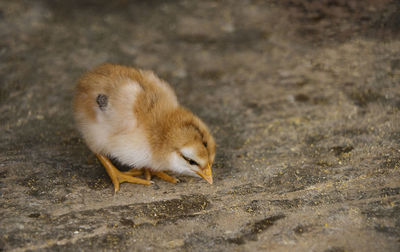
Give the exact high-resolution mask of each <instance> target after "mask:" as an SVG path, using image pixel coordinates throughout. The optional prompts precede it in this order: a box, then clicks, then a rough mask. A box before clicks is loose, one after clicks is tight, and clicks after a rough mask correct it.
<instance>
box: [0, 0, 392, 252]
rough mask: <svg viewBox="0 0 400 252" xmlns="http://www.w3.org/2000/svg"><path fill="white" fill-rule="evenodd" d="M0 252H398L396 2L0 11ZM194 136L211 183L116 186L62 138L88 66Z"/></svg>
mask: <svg viewBox="0 0 400 252" xmlns="http://www.w3.org/2000/svg"><path fill="white" fill-rule="evenodd" d="M0 38H1V39H0V132H1V133H0V196H1V197H0V216H1V218H0V226H1V228H0V250H16V251H20V250H95V249H96V250H97V249H102V250H139V251H143V250H156V251H165V250H184V251H185V250H186V251H204V250H209V251H225V250H229V251H231V250H232V249H234V250H238V251H260V250H268V251H271V250H274V251H288V250H289V251H292V250H297V251H313V250H315V251H331V252H332V251H369V250H372V251H398V250H399V249H400V243H399V241H400V215H399V213H400V209H399V203H400V196H399V193H400V187H399V185H400V176H399V175H400V174H399V173H400V170H399V167H400V140H399V139H400V119H399V118H400V117H399V116H400V114H399V109H400V86H399V83H400V3H399V2H398V1H389V0H379V1H378V0H376V1H375V0H365V1H345V0H322V1H309V0H298V1H295V0H282V1H278V0H276V1H274V0H270V1H258V0H252V1H250V0H244V1H233V0H232V1H229V0H227V1H184V0H180V1H179V0H177V1H162V0H149V1H145V0H143V1H128V0H116V1H103V0H98V1H94V0H82V1H78V0H72V1H55V0H54V1H50V0H48V1H46V0H37V1H26V0H25V1H24V0H15V1H6V0H0ZM104 62H111V63H117V64H124V65H129V66H134V67H137V68H144V69H151V70H153V71H155V72H156V73H157V74H158V75H160V76H161V77H162V78H163V79H165V80H166V81H167V82H169V83H170V84H171V86H172V87H173V88H174V89H175V91H176V93H177V95H178V99H179V100H180V102H181V103H182V104H183V105H184V106H186V107H188V108H190V109H191V110H193V111H194V112H195V113H196V114H198V115H199V116H200V117H201V118H202V119H203V120H204V121H205V122H207V124H208V125H209V126H210V128H211V130H212V132H213V134H214V136H215V138H216V140H217V143H218V149H217V159H216V162H215V164H214V174H215V177H214V180H215V184H214V185H212V186H210V185H208V184H206V183H204V182H203V181H200V180H197V179H194V178H188V177H180V178H179V179H180V180H181V181H182V182H181V183H179V184H178V185H176V186H174V185H171V184H167V183H165V182H163V181H160V180H157V181H156V184H155V185H154V186H151V187H144V186H140V185H131V184H123V185H122V186H121V191H120V192H119V193H118V194H117V195H113V193H112V184H111V182H110V180H109V178H108V177H107V175H106V173H105V171H104V169H103V168H102V166H101V165H100V164H99V163H98V161H97V160H96V158H95V156H94V155H93V154H92V153H91V152H90V151H89V150H88V148H87V147H86V146H85V144H84V143H83V142H82V141H81V138H80V136H79V134H78V132H77V130H76V129H75V126H74V122H73V115H72V106H71V104H72V98H73V90H74V86H75V83H76V81H77V80H78V78H79V77H80V76H81V75H82V74H83V73H84V72H85V71H87V70H89V69H91V68H93V67H94V66H96V65H98V64H101V63H104Z"/></svg>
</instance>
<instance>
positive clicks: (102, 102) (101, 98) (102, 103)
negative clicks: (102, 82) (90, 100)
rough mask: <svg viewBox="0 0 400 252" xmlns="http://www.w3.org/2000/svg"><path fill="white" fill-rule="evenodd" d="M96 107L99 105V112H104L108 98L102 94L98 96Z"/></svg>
mask: <svg viewBox="0 0 400 252" xmlns="http://www.w3.org/2000/svg"><path fill="white" fill-rule="evenodd" d="M96 102H97V105H99V108H100V110H102V111H104V110H105V109H106V107H107V104H108V97H107V96H106V95H104V94H99V95H98V96H97V98H96Z"/></svg>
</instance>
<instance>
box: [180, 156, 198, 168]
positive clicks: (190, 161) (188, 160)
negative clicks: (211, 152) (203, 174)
mask: <svg viewBox="0 0 400 252" xmlns="http://www.w3.org/2000/svg"><path fill="white" fill-rule="evenodd" d="M182 157H183V158H184V159H185V160H186V161H187V162H188V163H189V164H190V165H197V166H199V164H198V163H197V162H196V161H194V160H193V159H190V158H188V157H185V156H184V155H182Z"/></svg>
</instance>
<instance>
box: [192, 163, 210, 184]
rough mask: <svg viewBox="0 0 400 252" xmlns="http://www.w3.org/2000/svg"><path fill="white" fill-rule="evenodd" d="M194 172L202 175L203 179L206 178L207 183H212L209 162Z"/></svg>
mask: <svg viewBox="0 0 400 252" xmlns="http://www.w3.org/2000/svg"><path fill="white" fill-rule="evenodd" d="M196 173H197V174H198V175H199V176H200V177H202V178H203V179H205V180H207V182H208V183H210V184H212V183H213V179H212V172H211V166H210V164H208V165H207V168H206V169H203V170H201V171H196Z"/></svg>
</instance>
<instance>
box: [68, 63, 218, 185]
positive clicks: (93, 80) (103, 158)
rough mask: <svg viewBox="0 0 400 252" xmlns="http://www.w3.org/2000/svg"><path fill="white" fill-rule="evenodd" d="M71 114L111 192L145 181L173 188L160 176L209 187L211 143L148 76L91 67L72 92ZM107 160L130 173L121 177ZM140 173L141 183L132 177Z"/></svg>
mask: <svg viewBox="0 0 400 252" xmlns="http://www.w3.org/2000/svg"><path fill="white" fill-rule="evenodd" d="M74 112H75V120H76V123H77V126H78V128H79V130H80V132H81V134H82V136H83V138H84V139H85V141H86V144H87V145H88V147H89V148H90V150H91V151H93V152H94V153H95V154H96V156H97V157H98V159H99V160H100V162H101V163H102V164H103V166H104V167H105V169H106V171H107V173H108V175H109V176H110V178H111V180H112V182H113V184H114V190H115V192H117V191H119V184H120V183H122V182H130V183H137V184H143V185H150V184H151V183H153V182H152V181H151V180H150V179H151V175H154V176H157V177H159V178H161V179H164V180H166V181H168V182H171V183H174V184H175V183H177V182H178V180H177V179H176V178H173V177H171V176H169V175H167V174H166V173H165V171H170V172H174V173H178V174H185V175H189V176H199V177H202V178H204V179H205V180H207V181H208V182H209V183H210V184H212V182H213V180H212V173H211V166H212V163H213V162H214V157H215V141H214V139H213V137H212V136H211V134H210V133H209V130H208V128H207V126H206V125H205V124H204V123H203V122H202V121H201V120H200V119H199V118H198V117H196V116H195V115H193V114H192V113H191V112H190V111H188V110H187V109H185V108H183V107H181V106H180V105H179V103H178V100H177V98H176V95H175V93H174V91H173V90H172V88H171V87H170V86H169V85H168V84H167V83H166V82H165V81H163V80H161V79H160V78H158V77H157V76H156V75H155V74H154V73H153V72H151V71H144V70H137V69H134V68H131V67H126V66H121V65H113V64H103V65H100V66H98V67H96V68H95V69H93V70H92V71H90V72H88V73H86V74H85V75H84V76H83V77H82V78H81V79H80V81H79V83H78V85H77V87H76V94H75V100H74ZM109 158H114V159H116V160H118V161H119V162H120V163H122V164H124V165H127V166H129V167H132V169H131V170H129V171H126V172H121V171H119V170H118V169H117V168H116V167H115V166H114V165H113V164H112V163H111V162H110V160H109ZM143 172H144V175H145V179H142V178H140V177H138V176H140V175H142V173H143Z"/></svg>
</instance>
